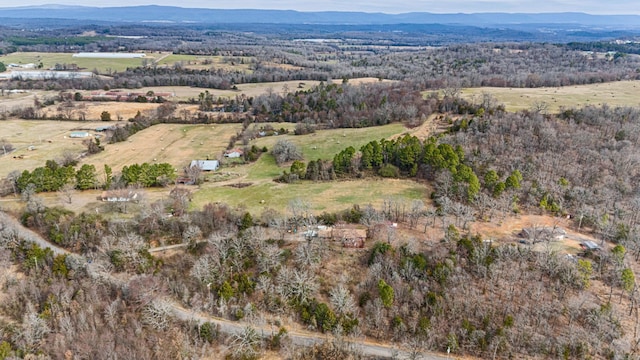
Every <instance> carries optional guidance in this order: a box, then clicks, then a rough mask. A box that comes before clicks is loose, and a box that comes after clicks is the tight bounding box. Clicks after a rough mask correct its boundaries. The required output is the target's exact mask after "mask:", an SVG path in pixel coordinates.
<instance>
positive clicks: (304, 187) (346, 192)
mask: <svg viewBox="0 0 640 360" xmlns="http://www.w3.org/2000/svg"><path fill="white" fill-rule="evenodd" d="M242 181H245V180H243V179H239V180H238V182H242ZM228 185H229V184H226V185H222V186H215V187H203V188H202V189H201V190H199V191H198V192H196V194H195V197H194V199H193V202H192V204H191V206H192V208H194V209H200V208H202V206H204V205H206V204H207V203H210V202H222V203H227V204H229V205H230V206H233V207H241V208H244V209H246V211H249V212H251V213H252V214H253V215H254V216H255V215H260V213H262V212H263V211H264V210H266V209H269V208H271V209H275V210H277V211H280V212H284V211H286V209H287V205H288V204H289V202H290V201H291V200H294V199H301V200H303V201H306V202H307V203H308V204H309V205H310V207H311V209H312V210H313V211H314V213H318V214H319V213H320V212H322V211H327V212H331V211H339V210H345V209H348V208H349V207H351V205H353V204H360V205H367V204H372V205H375V206H377V205H380V204H381V203H382V202H383V201H384V199H385V198H389V197H403V198H407V199H427V198H428V197H429V193H430V189H429V187H428V186H426V185H425V184H421V183H418V182H415V181H413V180H399V179H363V180H352V181H333V182H310V181H303V182H299V183H296V184H280V183H276V182H273V181H267V182H260V183H256V184H253V185H251V186H248V187H244V188H235V187H231V186H228ZM263 201H264V203H263Z"/></svg>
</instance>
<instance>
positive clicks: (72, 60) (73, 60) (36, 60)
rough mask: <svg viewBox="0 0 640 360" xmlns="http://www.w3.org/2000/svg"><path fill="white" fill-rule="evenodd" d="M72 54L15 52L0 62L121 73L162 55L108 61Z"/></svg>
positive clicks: (150, 61) (47, 67) (147, 54)
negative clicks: (74, 67) (74, 66)
mask: <svg viewBox="0 0 640 360" xmlns="http://www.w3.org/2000/svg"><path fill="white" fill-rule="evenodd" d="M73 54H74V53H43V52H15V53H11V54H8V55H3V56H0V61H1V62H3V63H5V64H11V63H14V64H36V65H38V64H40V63H42V65H43V66H42V67H43V69H49V68H52V67H54V66H55V65H56V64H61V65H62V64H69V65H70V64H76V65H78V67H79V68H80V69H86V70H88V71H93V70H94V69H96V70H98V71H99V72H100V73H106V72H108V70H111V71H123V70H126V69H127V68H128V67H137V66H142V65H143V64H145V63H152V62H153V61H154V60H155V59H157V58H160V57H161V56H162V55H163V54H162V53H146V57H145V58H143V59H108V58H100V59H96V58H77V57H73Z"/></svg>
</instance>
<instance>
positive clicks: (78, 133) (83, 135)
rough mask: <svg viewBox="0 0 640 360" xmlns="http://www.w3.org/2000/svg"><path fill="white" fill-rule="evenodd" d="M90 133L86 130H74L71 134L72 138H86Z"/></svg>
mask: <svg viewBox="0 0 640 360" xmlns="http://www.w3.org/2000/svg"><path fill="white" fill-rule="evenodd" d="M89 135H90V134H89V133H88V132H86V131H73V132H71V134H69V137H70V138H76V139H77V138H86V137H89Z"/></svg>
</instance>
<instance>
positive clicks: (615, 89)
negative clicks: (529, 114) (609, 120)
mask: <svg viewBox="0 0 640 360" xmlns="http://www.w3.org/2000/svg"><path fill="white" fill-rule="evenodd" d="M483 93H488V94H491V95H493V97H495V98H496V100H497V101H498V102H499V103H501V104H504V105H505V107H506V110H507V111H518V110H524V109H531V108H532V107H533V106H534V105H535V104H536V103H538V104H539V103H546V104H547V105H548V111H549V112H557V111H558V110H559V109H560V108H561V107H565V108H568V107H581V106H586V105H594V106H601V105H603V104H607V105H609V106H634V107H637V106H640V97H638V93H640V81H637V80H636V81H617V82H610V83H603V84H590V85H576V86H565V87H554V88H533V89H530V88H495V87H483V88H470V89H462V90H461V95H462V97H463V98H465V99H467V100H471V101H475V102H476V103H478V102H481V101H482V94H483Z"/></svg>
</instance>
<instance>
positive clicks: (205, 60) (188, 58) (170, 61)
mask: <svg viewBox="0 0 640 360" xmlns="http://www.w3.org/2000/svg"><path fill="white" fill-rule="evenodd" d="M226 59H231V58H230V57H223V56H204V55H202V56H201V55H182V54H170V55H168V56H166V57H163V58H162V59H159V61H158V62H157V64H158V65H159V66H173V65H175V64H176V63H178V64H180V65H181V66H182V67H184V68H187V69H196V70H204V69H211V68H213V69H223V70H227V71H232V70H239V71H244V72H250V70H251V69H250V64H251V60H252V59H251V58H250V57H246V56H244V57H240V56H238V57H233V58H232V60H226Z"/></svg>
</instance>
